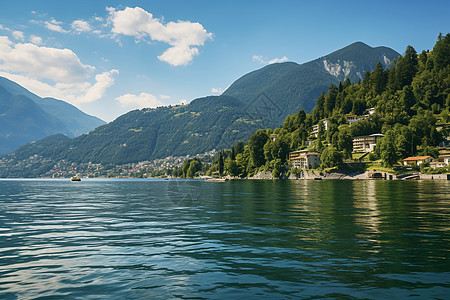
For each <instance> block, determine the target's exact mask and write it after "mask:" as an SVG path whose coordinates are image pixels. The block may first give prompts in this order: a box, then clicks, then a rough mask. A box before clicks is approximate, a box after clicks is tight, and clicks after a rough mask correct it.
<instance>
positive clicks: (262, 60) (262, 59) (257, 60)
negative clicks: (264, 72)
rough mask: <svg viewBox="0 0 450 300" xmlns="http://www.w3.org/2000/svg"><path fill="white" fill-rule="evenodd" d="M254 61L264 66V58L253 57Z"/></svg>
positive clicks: (259, 56)
mask: <svg viewBox="0 0 450 300" xmlns="http://www.w3.org/2000/svg"><path fill="white" fill-rule="evenodd" d="M252 60H253V61H256V62H259V63H261V64H264V63H265V61H264V58H263V57H262V56H261V55H253V56H252Z"/></svg>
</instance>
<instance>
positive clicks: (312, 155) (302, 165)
mask: <svg viewBox="0 0 450 300" xmlns="http://www.w3.org/2000/svg"><path fill="white" fill-rule="evenodd" d="M289 159H290V161H291V163H292V166H293V167H294V168H299V169H316V168H317V167H319V165H320V154H319V153H317V152H312V151H309V150H299V151H294V152H291V153H289Z"/></svg>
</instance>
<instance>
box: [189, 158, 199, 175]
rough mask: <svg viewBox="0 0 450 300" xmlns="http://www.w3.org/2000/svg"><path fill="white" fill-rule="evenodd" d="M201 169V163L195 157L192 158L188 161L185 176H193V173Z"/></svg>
mask: <svg viewBox="0 0 450 300" xmlns="http://www.w3.org/2000/svg"><path fill="white" fill-rule="evenodd" d="M201 169H202V163H201V162H200V161H199V160H197V159H194V160H192V161H191V162H190V164H189V168H188V170H187V172H186V177H188V178H193V177H194V176H195V174H196V173H197V172H198V171H200V170H201Z"/></svg>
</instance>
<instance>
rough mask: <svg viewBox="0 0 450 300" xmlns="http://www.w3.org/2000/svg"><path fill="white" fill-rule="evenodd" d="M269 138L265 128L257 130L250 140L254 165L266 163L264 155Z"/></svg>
mask: <svg viewBox="0 0 450 300" xmlns="http://www.w3.org/2000/svg"><path fill="white" fill-rule="evenodd" d="M268 139H269V137H268V135H267V133H266V131H265V130H263V129H259V130H258V131H256V132H255V133H254V134H253V135H252V136H251V137H250V140H249V142H248V149H249V152H250V158H251V161H252V163H253V166H255V167H257V168H258V167H260V166H262V165H264V164H265V163H266V160H265V157H264V144H265V143H266V142H267V140H268Z"/></svg>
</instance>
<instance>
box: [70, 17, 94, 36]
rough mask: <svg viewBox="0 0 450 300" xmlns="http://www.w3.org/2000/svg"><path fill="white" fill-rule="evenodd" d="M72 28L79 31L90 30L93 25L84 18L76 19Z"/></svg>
mask: <svg viewBox="0 0 450 300" xmlns="http://www.w3.org/2000/svg"><path fill="white" fill-rule="evenodd" d="M71 26H72V29H73V30H75V32H77V33H81V32H89V31H91V30H92V28H91V25H89V23H88V22H86V21H84V20H75V21H73V22H72V25H71Z"/></svg>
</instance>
